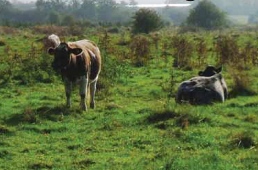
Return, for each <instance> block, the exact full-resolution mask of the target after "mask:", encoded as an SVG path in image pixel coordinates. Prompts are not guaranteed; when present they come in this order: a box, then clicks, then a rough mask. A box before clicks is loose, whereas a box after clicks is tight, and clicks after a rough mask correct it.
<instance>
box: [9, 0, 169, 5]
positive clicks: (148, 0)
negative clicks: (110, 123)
mask: <svg viewBox="0 0 258 170" xmlns="http://www.w3.org/2000/svg"><path fill="white" fill-rule="evenodd" d="M9 1H10V2H13V1H19V2H31V1H32V2H35V1H36V0H9ZM120 1H122V0H116V2H120ZM124 1H126V2H130V0H124ZM135 1H136V2H137V3H139V4H162V3H164V2H165V1H166V0H135Z"/></svg>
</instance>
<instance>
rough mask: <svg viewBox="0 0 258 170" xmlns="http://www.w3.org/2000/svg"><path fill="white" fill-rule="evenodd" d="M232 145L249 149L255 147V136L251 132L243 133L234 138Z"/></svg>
mask: <svg viewBox="0 0 258 170" xmlns="http://www.w3.org/2000/svg"><path fill="white" fill-rule="evenodd" d="M230 144H231V145H233V146H234V147H238V148H244V149H248V148H251V147H254V146H255V145H256V144H255V141H254V134H253V133H251V132H241V133H238V134H235V135H233V136H232V139H231V143H230Z"/></svg>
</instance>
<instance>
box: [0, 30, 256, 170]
mask: <svg viewBox="0 0 258 170" xmlns="http://www.w3.org/2000/svg"><path fill="white" fill-rule="evenodd" d="M20 31H21V32H20V33H19V34H15V35H11V34H5V35H3V34H2V35H1V38H0V41H2V42H4V44H3V45H2V46H0V61H1V62H0V83H1V86H0V101H1V102H0V169H114V170H117V169H136V170H137V169H138V170H142V169H155V170H156V169H164V170H168V169H169V170H173V169H189V170H197V169H198V170H199V169H200V170H225V169H227V170H237V169H238V170H245V169H253V170H255V169H258V150H257V142H258V90H257V87H258V80H257V75H258V69H257V65H256V64H257V63H256V61H257V55H254V54H255V52H257V51H258V50H257V37H258V34H257V33H256V32H239V31H232V30H229V31H226V32H221V33H218V32H200V33H185V34H177V32H176V31H175V30H163V31H160V32H159V33H158V34H151V35H142V37H137V38H132V37H131V36H130V35H129V34H128V33H127V32H125V33H124V32H123V34H122V33H117V34H113V33H108V34H107V35H105V34H104V32H103V33H102V32H101V33H99V30H89V31H86V32H87V33H85V35H79V36H66V37H65V39H66V40H76V39H81V38H88V39H92V40H94V41H95V42H96V43H97V44H99V46H100V49H101V52H102V54H103V64H104V65H103V69H102V73H101V75H100V82H99V86H98V91H97V93H96V109H95V110H89V111H88V112H82V111H80V109H79V96H78V89H75V90H74V92H73V96H72V108H71V109H67V108H66V107H65V105H64V103H65V93H64V87H63V84H62V82H61V78H60V77H59V76H56V75H55V73H54V72H53V71H52V69H51V67H50V64H51V61H52V57H51V56H49V55H47V54H45V52H44V50H43V49H42V43H41V41H40V39H41V38H43V37H44V36H45V34H35V33H33V32H32V31H31V30H29V29H26V30H20ZM89 32H90V34H89ZM157 35H159V37H156V36H157ZM221 36H225V37H221ZM232 37H234V38H232ZM231 38H232V39H231ZM219 40H222V41H223V42H227V43H225V44H224V46H219V47H220V48H218V46H215V43H216V42H218V41H219ZM137 42H141V43H139V44H140V45H138V46H140V47H141V48H137V46H134V44H137ZM143 42H144V43H146V44H144V43H143ZM248 43H249V44H250V46H249V47H246V45H245V44H248ZM182 44H183V46H182ZM220 44H222V42H220ZM236 44H237V46H234V45H236ZM142 45H146V46H145V47H147V48H146V49H147V50H144V51H143V50H142V49H143V46H142ZM198 47H199V48H198ZM201 47H202V48H201ZM215 47H216V48H215ZM226 48H233V50H232V49H231V50H226ZM249 48H250V49H252V51H249V50H248V49H249ZM187 49H190V51H189V50H187ZM220 49H224V50H223V51H224V52H225V51H227V54H230V57H231V58H226V57H228V55H227V56H223V57H219V56H220V52H219V50H220ZM141 50H142V51H141ZM256 50H257V51H256ZM179 51H180V55H179ZM198 51H199V52H198ZM236 51H237V52H238V53H239V54H236ZM234 52H235V53H234ZM139 53H140V54H141V56H138V57H137V56H136V55H137V54H139ZM198 54H203V55H204V56H202V57H200V56H199V55H198ZM223 54H224V53H223ZM240 54H241V56H242V58H239V56H240ZM244 54H246V55H244ZM247 54H248V55H247ZM249 54H250V55H249ZM257 54H258V53H257ZM179 56H180V57H179ZM232 56H233V57H232ZM242 59H243V60H242ZM207 64H216V65H220V64H223V75H224V77H225V79H226V82H227V84H228V87H229V92H230V99H229V100H227V101H226V102H225V103H214V104H213V105H208V106H192V105H190V104H183V105H179V104H176V103H175V100H174V96H175V93H176V89H177V87H178V85H179V83H180V82H181V81H183V80H186V79H188V78H191V77H193V76H196V75H197V73H198V71H199V70H201V69H203V68H204V67H205V66H206V65H207Z"/></svg>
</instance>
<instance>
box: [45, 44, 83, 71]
mask: <svg viewBox="0 0 258 170" xmlns="http://www.w3.org/2000/svg"><path fill="white" fill-rule="evenodd" d="M48 53H49V54H50V55H54V61H53V63H52V67H53V69H54V70H56V71H58V70H62V69H65V68H66V67H67V66H68V65H69V63H70V61H71V54H74V55H79V54H81V53H82V49H81V48H70V47H69V45H68V44H67V43H60V45H59V46H58V47H56V48H52V47H51V48H49V49H48Z"/></svg>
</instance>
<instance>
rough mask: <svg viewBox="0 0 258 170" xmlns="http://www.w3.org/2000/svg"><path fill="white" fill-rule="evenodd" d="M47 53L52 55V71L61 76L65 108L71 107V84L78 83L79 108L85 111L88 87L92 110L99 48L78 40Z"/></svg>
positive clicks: (60, 45) (86, 41)
mask: <svg viewBox="0 0 258 170" xmlns="http://www.w3.org/2000/svg"><path fill="white" fill-rule="evenodd" d="M48 53H49V54H50V55H54V61H53V63H52V67H53V69H54V70H56V71H57V72H60V73H61V75H62V79H63V81H64V84H65V92H66V99H67V102H66V104H67V106H68V107H70V106H71V92H72V84H73V83H75V82H79V87H80V90H79V91H80V96H81V103H80V106H81V108H82V109H83V110H87V105H86V97H87V90H88V87H90V107H91V108H94V107H95V101H94V96H95V92H96V84H97V80H98V76H99V73H100V70H101V55H100V51H99V48H98V47H97V46H96V45H95V44H94V43H93V42H91V41H89V40H80V41H76V42H68V43H65V42H62V43H60V44H59V45H58V47H56V48H49V49H48Z"/></svg>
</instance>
